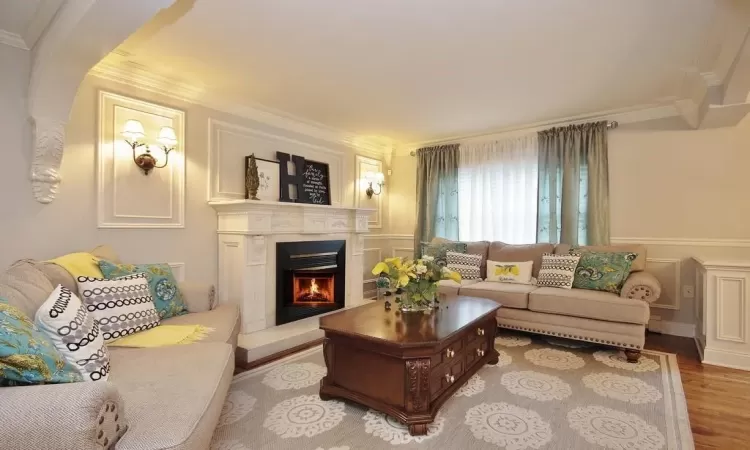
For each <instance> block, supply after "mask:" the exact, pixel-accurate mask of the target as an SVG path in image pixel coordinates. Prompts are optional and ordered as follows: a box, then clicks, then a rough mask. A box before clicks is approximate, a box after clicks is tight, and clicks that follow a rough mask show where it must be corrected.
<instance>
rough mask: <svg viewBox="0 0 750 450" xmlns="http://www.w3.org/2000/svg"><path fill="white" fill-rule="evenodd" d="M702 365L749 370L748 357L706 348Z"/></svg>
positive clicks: (749, 359) (749, 357) (744, 354)
mask: <svg viewBox="0 0 750 450" xmlns="http://www.w3.org/2000/svg"><path fill="white" fill-rule="evenodd" d="M702 362H703V364H708V365H711V366H721V367H728V368H730V369H739V370H750V355H748V354H746V353H738V352H733V351H729V350H719V349H715V348H708V347H707V348H706V350H705V351H704V357H703V361H702Z"/></svg>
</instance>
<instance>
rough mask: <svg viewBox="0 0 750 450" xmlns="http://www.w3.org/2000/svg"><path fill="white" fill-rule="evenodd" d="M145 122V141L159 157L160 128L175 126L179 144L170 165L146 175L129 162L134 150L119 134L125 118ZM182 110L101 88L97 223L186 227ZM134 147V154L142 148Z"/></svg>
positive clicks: (161, 156) (170, 158) (104, 224)
mask: <svg viewBox="0 0 750 450" xmlns="http://www.w3.org/2000/svg"><path fill="white" fill-rule="evenodd" d="M130 119H135V120H138V121H140V122H141V123H142V124H143V127H144V129H145V132H146V137H145V138H144V141H145V142H146V144H147V145H148V146H149V148H150V149H151V152H152V154H153V155H154V156H155V157H156V158H157V162H158V163H159V164H161V163H162V161H164V158H165V156H164V151H163V150H162V149H161V147H159V145H158V143H157V141H156V137H157V136H158V133H159V130H160V129H161V127H164V126H169V127H172V128H174V130H175V134H176V135H177V140H178V143H177V147H176V148H175V149H174V150H173V151H171V152H170V153H169V164H168V165H167V167H165V168H163V169H153V170H152V171H151V172H149V174H148V175H145V174H144V173H143V171H142V170H141V169H140V168H138V166H136V165H135V163H134V162H133V150H132V149H131V147H130V146H129V145H128V144H127V143H126V142H125V140H124V138H123V137H122V135H121V134H120V132H121V130H122V128H123V126H124V124H125V122H126V121H127V120H130ZM184 127H185V113H184V112H182V111H179V110H176V109H172V108H167V107H164V106H161V105H157V104H154V103H149V102H145V101H141V100H136V99H133V98H129V97H124V96H121V95H117V94H112V93H110V92H105V91H100V92H99V139H98V146H97V149H98V158H97V161H98V177H97V224H98V226H99V228H184V227H185V154H184V148H185V147H184V146H185V128H184ZM143 151H144V149H143V147H140V148H138V149H136V154H138V153H139V152H143Z"/></svg>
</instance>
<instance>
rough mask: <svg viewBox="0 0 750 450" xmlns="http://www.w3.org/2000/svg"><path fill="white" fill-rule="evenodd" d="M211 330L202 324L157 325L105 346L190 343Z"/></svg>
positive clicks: (201, 337)
mask: <svg viewBox="0 0 750 450" xmlns="http://www.w3.org/2000/svg"><path fill="white" fill-rule="evenodd" d="M212 331H214V329H213V328H209V327H204V326H203V325H159V326H158V327H156V328H152V329H150V330H146V331H141V332H140V333H135V334H131V335H130V336H125V337H122V338H120V339H116V340H114V341H112V342H107V346H108V347H109V346H114V347H142V348H145V347H165V346H167V345H180V344H190V343H193V342H197V341H200V340H201V339H203V338H204V337H206V336H208V333H210V332H212Z"/></svg>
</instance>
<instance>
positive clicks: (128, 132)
mask: <svg viewBox="0 0 750 450" xmlns="http://www.w3.org/2000/svg"><path fill="white" fill-rule="evenodd" d="M122 135H123V136H125V137H126V138H128V139H131V140H133V141H137V140H138V139H140V138H142V137H143V136H145V135H146V133H145V132H144V131H143V124H141V123H140V122H139V121H137V120H133V119H131V120H128V121H127V122H125V127H123V129H122Z"/></svg>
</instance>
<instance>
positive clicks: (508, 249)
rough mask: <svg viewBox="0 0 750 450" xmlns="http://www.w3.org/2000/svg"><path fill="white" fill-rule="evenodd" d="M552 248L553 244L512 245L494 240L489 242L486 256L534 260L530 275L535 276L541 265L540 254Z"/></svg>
mask: <svg viewBox="0 0 750 450" xmlns="http://www.w3.org/2000/svg"><path fill="white" fill-rule="evenodd" d="M554 248H555V246H554V245H552V244H545V243H539V244H529V245H512V244H506V243H504V242H500V241H495V242H493V243H491V244H490V248H489V251H488V256H487V258H488V259H489V260H491V261H499V262H514V261H534V266H533V267H532V269H531V276H532V277H534V278H537V277H539V268H540V267H541V266H542V254H543V253H550V252H552V250H554Z"/></svg>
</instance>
